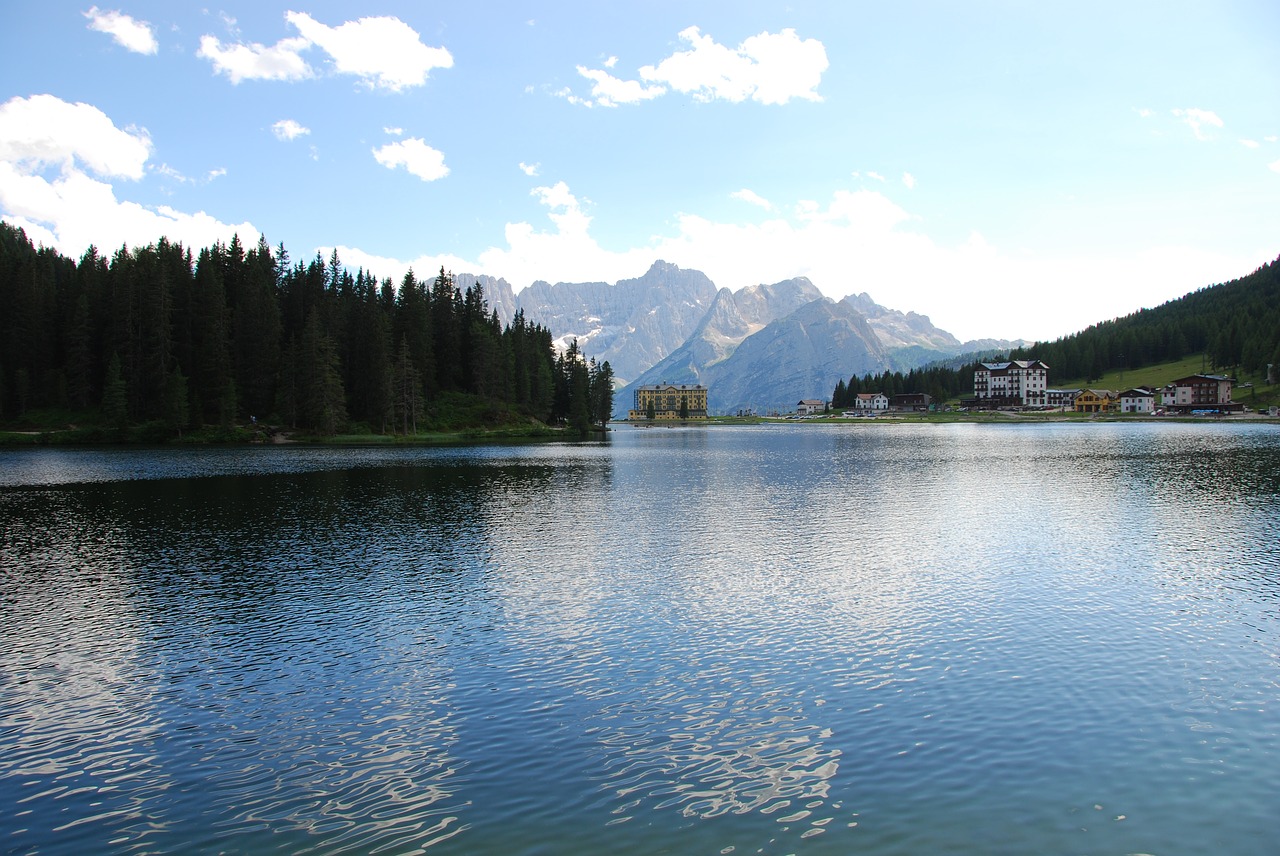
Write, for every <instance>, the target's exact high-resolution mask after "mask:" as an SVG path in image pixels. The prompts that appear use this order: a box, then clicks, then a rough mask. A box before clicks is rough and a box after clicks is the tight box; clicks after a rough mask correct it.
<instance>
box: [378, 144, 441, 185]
mask: <svg viewBox="0 0 1280 856" xmlns="http://www.w3.org/2000/svg"><path fill="white" fill-rule="evenodd" d="M373 157H374V159H375V160H377V162H378V163H380V164H382V165H383V166H385V167H386V168H387V169H395V168H396V167H398V166H403V167H404V168H405V169H407V170H408V171H409V172H410V173H412V174H413V175H416V176H417V177H418V178H420V179H422V180H423V181H435V180H436V179H439V178H444V177H445V176H446V175H448V174H449V167H447V166H445V165H444V153H443V152H440V151H437V150H436V149H433V148H431V146H428V145H427V144H426V142H424V141H423V140H421V139H419V138H417V137H410V138H409V139H407V140H400V141H398V142H394V143H387V144H386V145H385V146H382V147H380V148H376V149H374V150H373Z"/></svg>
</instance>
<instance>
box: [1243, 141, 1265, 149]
mask: <svg viewBox="0 0 1280 856" xmlns="http://www.w3.org/2000/svg"><path fill="white" fill-rule="evenodd" d="M1240 145H1242V146H1244V147H1245V148H1247V149H1256V148H1258V146H1259V145H1261V144H1260V143H1259V142H1258V141H1257V140H1241V141H1240Z"/></svg>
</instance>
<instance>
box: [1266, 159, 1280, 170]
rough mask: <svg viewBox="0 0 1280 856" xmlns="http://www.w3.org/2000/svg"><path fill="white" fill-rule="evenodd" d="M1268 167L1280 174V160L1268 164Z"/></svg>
mask: <svg viewBox="0 0 1280 856" xmlns="http://www.w3.org/2000/svg"><path fill="white" fill-rule="evenodd" d="M1267 166H1268V167H1269V168H1270V169H1271V170H1273V171H1274V172H1280V160H1278V161H1272V162H1271V163H1269V164H1267Z"/></svg>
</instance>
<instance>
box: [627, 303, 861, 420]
mask: <svg viewBox="0 0 1280 856" xmlns="http://www.w3.org/2000/svg"><path fill="white" fill-rule="evenodd" d="M673 356H675V355H673ZM885 361H886V355H885V351H884V348H883V347H882V346H881V344H880V341H879V339H878V338H877V336H876V333H875V331H874V330H872V329H871V327H870V325H869V324H867V321H866V319H865V318H863V317H862V315H861V314H859V313H858V312H857V311H855V310H854V309H853V308H852V307H851V306H849V305H848V304H846V303H843V302H840V303H837V302H835V301H832V300H830V299H828V298H825V297H824V298H819V299H817V300H811V301H809V302H808V303H806V304H804V305H803V306H801V307H800V308H799V309H797V310H795V311H794V312H791V313H790V314H788V315H786V316H784V317H782V318H778V319H776V320H774V321H772V322H770V323H769V324H767V325H765V326H764V327H763V328H761V329H760V330H758V331H757V332H755V333H753V334H751V335H750V336H747V337H746V338H745V339H743V340H742V342H741V343H740V344H738V346H737V347H736V348H735V349H734V350H733V352H732V353H731V354H730V355H729V356H727V357H725V358H724V359H722V360H720V361H718V362H714V363H710V364H704V365H702V366H700V367H692V366H688V365H687V364H686V365H684V366H680V365H677V364H675V363H674V361H664V362H663V363H660V364H658V365H656V366H654V367H653V368H652V369H650V370H649V371H648V372H646V373H645V374H644V375H642V376H641V377H640V378H638V379H637V381H636V383H637V384H639V383H657V382H660V381H671V382H675V383H701V384H703V385H704V386H707V387H708V389H709V393H708V406H709V408H710V409H711V411H712V412H713V413H734V412H737V411H739V410H748V409H750V410H755V411H756V412H758V413H762V412H769V411H774V410H777V411H790V410H793V409H794V408H795V404H796V402H797V401H799V400H800V399H802V398H822V399H826V398H827V397H828V396H829V395H830V391H831V390H832V389H833V388H834V387H835V384H836V382H837V381H838V380H839V379H841V378H842V377H847V376H848V375H849V373H850V372H858V373H865V372H871V371H879V370H881V369H882V368H883V367H884V365H885ZM682 369H683V374H684V376H680V375H681V374H682V372H681V370H682ZM669 370H670V371H669ZM633 388H634V387H632V388H628V389H624V390H620V392H619V395H618V398H617V399H616V406H615V410H616V411H618V412H625V411H626V410H627V409H628V408H629V407H631V402H632V395H633V393H632V389H633Z"/></svg>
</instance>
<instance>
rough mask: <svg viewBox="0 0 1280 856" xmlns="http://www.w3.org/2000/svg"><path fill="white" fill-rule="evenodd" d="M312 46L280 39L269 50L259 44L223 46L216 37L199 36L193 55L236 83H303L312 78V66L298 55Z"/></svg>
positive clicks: (304, 42)
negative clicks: (301, 81)
mask: <svg viewBox="0 0 1280 856" xmlns="http://www.w3.org/2000/svg"><path fill="white" fill-rule="evenodd" d="M310 46H311V43H310V42H308V41H307V40H306V39H298V38H294V39H283V40H281V41H279V42H277V43H276V44H274V45H272V46H271V47H264V46H263V45H260V44H249V45H229V46H227V47H225V48H224V47H223V46H222V43H221V42H220V41H218V39H217V38H216V37H215V36H202V37H201V38H200V49H199V50H197V51H196V56H198V57H201V58H203V59H207V60H209V61H210V62H212V63H213V70H214V72H215V73H222V74H225V75H227V77H229V78H231V82H232V83H235V84H238V83H240V81H242V80H304V79H306V78H308V77H311V76H312V74H313V72H312V71H311V66H309V65H307V62H306V60H304V59H303V58H302V56H301V54H302V51H304V50H306V49H307V48H308V47H310Z"/></svg>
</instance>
